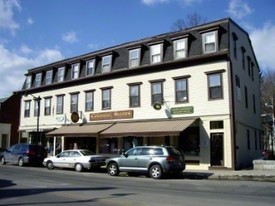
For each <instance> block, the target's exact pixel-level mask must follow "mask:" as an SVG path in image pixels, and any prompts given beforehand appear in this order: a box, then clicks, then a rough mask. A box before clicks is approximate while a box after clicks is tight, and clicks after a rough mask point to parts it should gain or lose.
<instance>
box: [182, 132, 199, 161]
mask: <svg viewBox="0 0 275 206" xmlns="http://www.w3.org/2000/svg"><path fill="white" fill-rule="evenodd" d="M179 147H180V149H182V150H183V152H184V154H185V155H186V156H199V155H200V135H199V128H197V127H190V128H187V129H186V130H185V131H184V132H182V134H181V135H180V137H179Z"/></svg>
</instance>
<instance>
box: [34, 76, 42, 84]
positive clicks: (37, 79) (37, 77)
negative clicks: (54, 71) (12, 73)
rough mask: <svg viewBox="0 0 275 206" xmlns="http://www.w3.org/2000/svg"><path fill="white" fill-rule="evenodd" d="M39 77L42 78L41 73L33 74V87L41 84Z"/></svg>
mask: <svg viewBox="0 0 275 206" xmlns="http://www.w3.org/2000/svg"><path fill="white" fill-rule="evenodd" d="M41 79H42V73H37V74H36V75H35V82H34V86H35V87H39V86H41Z"/></svg>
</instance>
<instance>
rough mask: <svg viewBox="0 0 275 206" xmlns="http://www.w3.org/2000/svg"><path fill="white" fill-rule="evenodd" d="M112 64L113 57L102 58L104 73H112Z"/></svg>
mask: <svg viewBox="0 0 275 206" xmlns="http://www.w3.org/2000/svg"><path fill="white" fill-rule="evenodd" d="M111 64H112V55H108V56H104V57H102V70H101V72H102V73H106V72H110V71H111Z"/></svg>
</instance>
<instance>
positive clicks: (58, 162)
mask: <svg viewBox="0 0 275 206" xmlns="http://www.w3.org/2000/svg"><path fill="white" fill-rule="evenodd" d="M68 157H69V152H68V151H64V152H61V153H60V154H58V155H57V156H56V158H55V161H54V165H55V167H61V168H67V167H68V163H67V161H68V160H67V159H68Z"/></svg>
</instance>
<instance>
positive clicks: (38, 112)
mask: <svg viewBox="0 0 275 206" xmlns="http://www.w3.org/2000/svg"><path fill="white" fill-rule="evenodd" d="M30 95H31V96H32V97H33V100H34V101H36V102H37V115H36V116H37V122H36V140H38V139H39V143H40V144H42V142H41V135H40V134H39V117H40V101H41V97H40V96H38V97H36V96H34V95H32V94H30ZM24 96H25V97H27V96H28V94H25V95H24Z"/></svg>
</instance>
